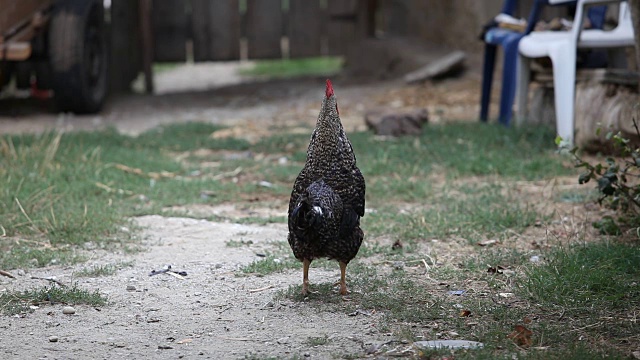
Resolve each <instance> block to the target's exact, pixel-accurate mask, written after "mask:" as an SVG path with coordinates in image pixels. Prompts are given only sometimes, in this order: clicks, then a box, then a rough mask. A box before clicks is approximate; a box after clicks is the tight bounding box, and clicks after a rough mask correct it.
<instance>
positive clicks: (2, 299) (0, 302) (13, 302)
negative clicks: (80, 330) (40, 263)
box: [0, 284, 107, 315]
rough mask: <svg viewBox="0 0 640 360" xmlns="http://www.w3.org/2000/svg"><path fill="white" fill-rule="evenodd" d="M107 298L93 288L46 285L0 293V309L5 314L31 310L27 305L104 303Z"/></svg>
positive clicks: (91, 304) (95, 304)
mask: <svg viewBox="0 0 640 360" xmlns="http://www.w3.org/2000/svg"><path fill="white" fill-rule="evenodd" d="M106 303H107V299H106V298H105V297H104V296H103V295H102V294H100V293H99V292H98V290H95V291H93V292H91V291H88V290H85V289H81V288H79V287H78V286H77V284H74V285H73V286H71V287H58V286H54V285H51V286H46V287H43V288H41V289H38V290H25V291H22V292H8V293H6V292H5V293H0V309H1V310H2V312H3V313H4V314H6V315H13V314H18V313H23V312H30V311H32V310H31V308H30V307H29V306H41V305H46V304H52V305H53V304H67V305H81V304H83V305H90V306H103V305H106Z"/></svg>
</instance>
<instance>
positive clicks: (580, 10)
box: [571, 0, 626, 41]
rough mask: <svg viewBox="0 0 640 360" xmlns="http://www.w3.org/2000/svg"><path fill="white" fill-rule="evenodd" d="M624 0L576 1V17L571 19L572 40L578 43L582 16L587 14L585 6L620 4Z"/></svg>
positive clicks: (582, 21)
mask: <svg viewBox="0 0 640 360" xmlns="http://www.w3.org/2000/svg"><path fill="white" fill-rule="evenodd" d="M623 1H626V0H578V6H577V7H576V16H575V17H574V19H573V28H572V29H571V32H572V34H573V36H574V39H575V40H576V41H578V39H579V38H580V33H581V32H582V24H583V23H584V17H585V16H584V15H585V14H586V12H587V9H586V7H587V5H602V4H611V3H621V2H623Z"/></svg>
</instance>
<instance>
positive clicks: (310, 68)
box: [240, 57, 344, 78]
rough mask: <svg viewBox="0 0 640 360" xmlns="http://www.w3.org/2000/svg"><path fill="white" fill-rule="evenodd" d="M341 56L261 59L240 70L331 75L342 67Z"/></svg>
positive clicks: (271, 75)
mask: <svg viewBox="0 0 640 360" xmlns="http://www.w3.org/2000/svg"><path fill="white" fill-rule="evenodd" d="M343 62H344V60H343V59H342V58H340V57H313V58H303V59H288V60H260V61H256V63H255V66H253V67H251V68H249V69H243V70H241V71H240V74H241V75H246V76H264V77H269V78H289V77H296V76H329V75H333V74H336V73H338V72H339V71H340V69H341V68H342V64H343Z"/></svg>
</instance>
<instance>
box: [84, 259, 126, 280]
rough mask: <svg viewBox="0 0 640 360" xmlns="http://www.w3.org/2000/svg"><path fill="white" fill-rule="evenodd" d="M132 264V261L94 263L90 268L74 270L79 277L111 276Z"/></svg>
mask: <svg viewBox="0 0 640 360" xmlns="http://www.w3.org/2000/svg"><path fill="white" fill-rule="evenodd" d="M132 264H133V263H132V262H121V263H118V264H105V265H94V266H92V267H89V268H83V269H80V270H79V271H76V272H74V275H75V276H77V277H99V276H111V275H113V274H115V273H116V271H118V270H119V269H122V268H124V267H127V266H132Z"/></svg>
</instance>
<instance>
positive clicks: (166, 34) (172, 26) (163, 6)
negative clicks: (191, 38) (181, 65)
mask: <svg viewBox="0 0 640 360" xmlns="http://www.w3.org/2000/svg"><path fill="white" fill-rule="evenodd" d="M151 18H152V23H153V51H154V60H155V61H185V60H186V59H187V51H186V43H187V30H188V29H187V22H188V20H187V14H186V11H185V2H184V1H182V0H161V1H154V2H153V10H152V12H151Z"/></svg>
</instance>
